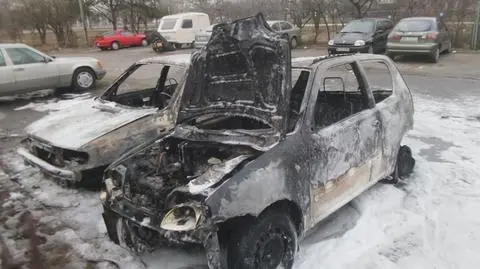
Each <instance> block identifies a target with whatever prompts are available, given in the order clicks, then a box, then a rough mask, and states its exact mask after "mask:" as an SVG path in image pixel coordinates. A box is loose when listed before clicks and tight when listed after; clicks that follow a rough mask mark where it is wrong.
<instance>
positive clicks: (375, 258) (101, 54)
mask: <svg viewBox="0 0 480 269" xmlns="http://www.w3.org/2000/svg"><path fill="white" fill-rule="evenodd" d="M178 53H191V50H188V49H187V50H179V51H175V52H170V53H165V54H157V53H155V52H154V51H153V50H152V49H151V48H150V47H144V48H129V49H121V50H118V51H100V50H93V49H92V50H83V51H78V52H72V51H70V52H59V53H53V54H51V55H55V56H58V57H61V56H64V55H65V56H67V55H68V56H90V57H95V58H97V59H99V60H101V61H102V62H103V65H104V67H105V69H106V70H107V72H108V73H107V76H106V77H105V78H104V80H103V81H101V82H100V83H98V85H97V89H96V90H94V91H92V92H89V93H82V94H76V95H47V96H43V97H39V98H35V97H34V98H30V97H26V98H3V100H2V101H1V102H0V139H1V141H2V143H1V146H0V160H1V161H2V162H1V164H2V167H0V182H1V188H0V190H2V192H0V202H1V203H4V205H3V206H4V207H5V204H7V203H9V205H8V206H9V210H8V212H7V210H5V212H4V213H2V216H0V217H2V218H4V219H10V218H11V219H14V218H13V217H12V216H16V215H15V214H17V213H18V212H20V211H22V210H26V209H28V210H30V211H32V212H33V215H34V216H35V217H37V218H39V219H40V224H39V227H41V228H42V229H43V230H42V234H48V235H49V236H52V238H53V239H51V241H49V244H48V247H49V248H50V253H51V254H52V255H53V257H54V258H55V257H57V260H53V258H52V259H51V260H50V261H49V262H50V263H49V265H50V267H49V268H62V266H64V267H63V268H85V264H97V265H98V264H100V265H102V264H103V267H101V266H100V267H95V268H114V267H109V266H111V264H110V265H109V261H113V262H114V263H116V264H117V265H118V264H121V265H122V266H121V267H119V268H139V267H141V266H144V267H145V268H166V269H180V268H183V269H185V268H201V266H204V263H205V261H204V260H203V259H204V258H203V256H202V254H198V253H197V252H195V251H193V252H190V251H183V252H181V253H180V254H179V252H174V251H171V250H160V251H159V252H158V253H156V254H155V255H147V256H145V257H142V259H143V261H142V262H140V261H139V260H138V259H137V258H136V257H134V256H133V255H131V254H129V252H127V251H126V250H124V249H122V248H120V247H118V246H116V245H115V244H113V243H111V242H109V241H108V238H107V237H106V231H105V228H104V227H103V226H102V225H103V222H102V220H101V216H100V214H101V211H102V209H101V206H100V204H99V201H98V193H96V192H91V191H85V190H67V189H64V188H62V187H60V186H58V185H56V184H55V183H54V182H52V181H50V180H45V178H43V176H42V175H41V174H40V173H38V171H36V170H34V169H32V168H30V167H27V166H24V164H23V162H21V161H20V159H19V158H18V156H16V154H15V149H16V147H17V145H18V142H19V141H20V139H21V138H22V136H23V135H24V131H23V130H24V128H25V126H27V125H28V124H30V123H31V122H33V121H35V120H37V119H39V118H41V117H42V116H43V115H46V114H48V113H51V112H52V111H61V109H63V108H66V107H69V106H70V105H72V104H74V103H76V102H77V101H78V100H82V99H84V98H90V97H92V96H96V95H99V94H100V93H102V92H103V91H104V90H105V88H106V87H107V86H108V84H109V83H111V82H112V81H113V79H115V77H117V76H118V75H120V74H121V72H122V71H123V70H125V69H126V68H127V67H128V66H129V65H131V64H132V63H133V62H135V61H136V60H139V59H142V58H146V57H154V56H161V55H166V54H178ZM325 54H326V50H325V49H323V48H299V49H296V50H294V51H293V57H306V56H317V55H318V56H321V55H325ZM479 62H480V53H464V52H454V53H451V54H448V55H443V56H442V57H441V59H440V62H439V63H438V64H432V63H429V62H428V59H421V58H420V59H408V58H407V59H400V60H399V61H397V66H398V68H399V70H400V71H401V73H402V74H403V75H404V77H405V79H406V82H407V84H408V86H409V87H410V89H411V91H412V93H413V96H414V100H415V111H416V115H415V129H414V130H413V132H412V133H411V134H410V135H409V136H408V137H407V138H406V141H405V142H406V143H408V144H409V145H410V146H411V147H412V148H413V149H414V155H415V157H416V158H417V167H418V168H417V169H416V171H415V173H414V175H413V176H412V178H411V179H410V181H409V182H408V183H406V184H404V185H402V186H401V187H393V186H390V185H381V184H379V185H378V186H375V187H374V188H373V189H372V190H371V191H368V192H367V193H366V194H364V195H362V196H360V197H359V198H358V199H356V200H355V201H354V202H353V203H351V204H349V205H348V206H346V207H345V208H343V209H342V210H340V211H339V212H337V213H335V214H334V215H333V216H332V217H330V218H328V219H327V220H326V221H325V222H323V223H322V225H320V226H319V227H318V228H316V229H315V230H314V232H313V234H312V235H310V236H309V237H307V238H306V240H305V241H304V242H303V243H302V245H301V251H300V253H299V257H298V259H297V263H296V264H295V267H294V268H295V269H307V268H332V269H333V268H359V269H362V268H382V269H383V268H392V269H394V268H414V267H418V268H420V267H422V268H472V267H471V266H472V265H473V264H480V260H479V258H478V257H477V256H478V255H476V254H474V253H476V252H477V251H480V248H479V247H478V243H475V242H477V241H475V240H476V239H478V238H480V233H479V231H478V225H477V224H478V222H477V220H474V219H473V218H470V217H468V216H469V214H472V212H475V210H476V209H478V206H480V204H479V203H478V201H476V200H474V198H477V199H478V191H477V190H478V189H479V188H478V185H479V183H477V182H476V178H478V177H479V176H480V174H479V172H478V171H477V168H478V165H480V161H479V159H478V152H479V151H480V146H479V145H480V141H479V139H478V137H477V136H478V135H477V133H478V129H479V128H480V121H479V119H480V107H479V106H478V101H479V100H480V67H479V64H478V63H479ZM6 190H8V191H9V193H10V195H9V194H8V193H7V192H6ZM12 192H14V193H15V195H12V194H11V193H12ZM387 200H388V201H389V202H388V203H385V201H387ZM26 201H27V202H26ZM12 204H13V205H14V206H13V207H11V205H12ZM11 208H13V209H11ZM467 209H469V210H471V211H470V212H469V213H468V212H467ZM451 219H454V220H451ZM19 223H20V224H19ZM15 225H19V226H21V221H20V220H19V219H14V220H12V221H10V222H9V223H7V225H6V226H8V227H7V228H5V230H7V231H9V232H11V230H14V229H15ZM457 229H462V230H463V231H464V233H465V235H459V234H458V231H457V234H455V231H456V230H457ZM372 230H374V231H372ZM2 231H3V230H2ZM367 234H368V236H369V237H368V238H367ZM49 240H50V239H49ZM459 240H460V241H459ZM360 242H362V243H360ZM23 243H25V242H23ZM15 244H17V245H20V244H22V241H21V240H18V242H16V243H15ZM25 244H26V243H25ZM454 244H461V246H459V249H458V250H455V249H452V247H451V246H452V245H454ZM452 251H453V253H452ZM347 252H348V253H349V255H348V257H344V259H343V258H342V259H340V258H339V257H343V256H342V255H339V254H342V253H343V254H345V253H347ZM413 252H415V253H416V254H415V255H413V254H412V253H413ZM335 253H336V254H335ZM18 255H21V254H18ZM63 257H65V258H63ZM159 257H160V258H159ZM319 257H320V258H321V259H320V258H319ZM439 257H440V258H439ZM460 257H461V258H460ZM52 260H53V261H52ZM320 261H321V262H320ZM52 262H56V264H55V263H52ZM392 263H396V265H395V266H390V265H391V264H392ZM387 264H388V266H387ZM352 265H355V266H354V267H349V266H352ZM56 266H57V267H56ZM189 266H190V267H189ZM88 268H93V267H88Z"/></svg>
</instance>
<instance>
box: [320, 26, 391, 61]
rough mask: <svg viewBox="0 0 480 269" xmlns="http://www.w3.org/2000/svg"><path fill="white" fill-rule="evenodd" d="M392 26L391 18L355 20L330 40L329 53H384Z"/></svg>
mask: <svg viewBox="0 0 480 269" xmlns="http://www.w3.org/2000/svg"><path fill="white" fill-rule="evenodd" d="M392 28H393V22H392V21H391V20H389V19H376V18H364V19H358V20H353V21H351V22H349V23H348V24H347V25H345V27H344V28H343V29H342V30H341V31H340V33H339V34H337V35H336V36H335V37H334V38H333V39H331V40H330V41H328V53H329V54H336V53H351V52H361V53H383V52H385V49H386V47H387V39H388V34H389V33H390V31H391V30H392Z"/></svg>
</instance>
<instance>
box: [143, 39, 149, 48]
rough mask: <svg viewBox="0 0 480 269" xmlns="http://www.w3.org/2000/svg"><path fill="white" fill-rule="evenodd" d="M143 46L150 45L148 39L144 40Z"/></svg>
mask: <svg viewBox="0 0 480 269" xmlns="http://www.w3.org/2000/svg"><path fill="white" fill-rule="evenodd" d="M142 46H144V47H146V46H148V41H147V40H146V39H143V40H142Z"/></svg>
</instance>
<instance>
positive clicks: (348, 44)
mask: <svg viewBox="0 0 480 269" xmlns="http://www.w3.org/2000/svg"><path fill="white" fill-rule="evenodd" d="M334 45H335V46H336V47H351V46H353V43H335V44H334Z"/></svg>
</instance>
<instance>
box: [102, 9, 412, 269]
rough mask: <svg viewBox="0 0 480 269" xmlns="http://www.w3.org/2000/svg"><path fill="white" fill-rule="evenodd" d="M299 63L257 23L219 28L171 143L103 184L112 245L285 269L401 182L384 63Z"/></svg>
mask: <svg viewBox="0 0 480 269" xmlns="http://www.w3.org/2000/svg"><path fill="white" fill-rule="evenodd" d="M235 30H236V31H235ZM301 60H302V61H298V60H297V61H293V60H292V59H291V56H290V48H289V41H288V40H287V39H284V38H281V37H280V36H279V35H278V34H276V33H275V32H273V31H271V30H270V27H268V25H267V24H266V22H265V20H264V18H263V16H262V15H257V16H255V17H250V18H246V19H241V20H238V21H235V22H233V23H231V24H221V25H218V26H216V27H214V28H213V34H212V37H211V39H210V41H209V42H208V44H207V46H206V47H204V48H202V49H200V50H197V51H195V52H193V54H192V58H191V64H190V67H189V73H188V75H187V78H186V80H185V84H184V87H182V88H184V89H185V90H184V92H183V95H182V99H181V101H180V102H179V103H178V104H179V106H180V107H179V113H178V116H177V123H178V125H177V126H176V127H175V129H174V131H173V132H172V133H171V134H170V135H168V136H167V137H160V138H158V139H156V140H154V141H152V142H149V143H144V144H142V145H141V146H138V147H136V148H134V149H132V150H131V151H130V152H128V153H126V154H125V155H123V156H122V157H120V159H119V160H117V161H116V162H114V163H113V164H112V165H110V166H109V168H107V170H106V172H105V188H106V189H105V190H104V191H102V192H101V195H100V197H101V200H102V204H103V206H104V213H103V217H104V221H105V224H106V227H107V231H108V235H109V237H110V238H111V239H112V240H113V241H114V242H116V243H118V244H120V245H123V246H126V247H129V248H131V249H132V250H134V251H138V252H140V251H144V250H150V249H152V248H155V247H157V246H161V245H177V244H180V245H183V244H200V245H203V246H204V247H205V250H206V253H207V262H208V266H209V268H215V269H225V268H229V269H258V268H286V269H290V268H292V265H293V261H294V257H295V254H296V252H297V246H298V240H299V238H302V237H303V236H304V235H305V234H306V232H307V231H309V230H310V229H311V228H312V227H314V226H315V225H316V224H317V223H318V222H319V221H321V220H322V219H324V218H326V217H327V216H328V215H329V214H331V213H333V212H334V211H335V210H337V209H338V208H340V207H342V206H343V205H345V204H346V203H348V202H349V201H350V200H352V199H353V198H355V197H356V196H358V195H359V194H360V193H362V192H363V191H364V190H366V189H368V188H369V187H370V186H372V185H374V184H375V183H377V182H378V181H379V180H381V179H384V178H389V177H390V176H391V177H392V179H396V178H398V177H399V176H403V174H405V173H404V171H409V170H410V168H411V164H412V162H411V161H410V162H405V163H408V164H409V165H408V166H407V167H406V168H408V169H405V164H404V163H403V162H398V161H397V160H398V159H399V158H398V157H397V156H405V155H406V156H407V158H405V159H406V160H411V158H409V157H411V155H410V154H409V151H408V150H407V148H405V147H400V143H401V140H402V138H403V136H404V134H405V133H406V132H407V131H408V130H409V129H411V128H412V126H413V102H412V97H411V94H410V91H409V89H408V88H407V86H406V84H405V82H404V81H403V79H402V77H401V75H400V74H399V72H398V70H397V69H396V67H395V65H394V63H393V62H392V60H390V59H389V58H388V57H386V56H381V55H351V56H339V57H321V58H310V59H301ZM292 64H294V65H296V67H293V68H292V66H291V65H292ZM291 85H294V86H293V87H291Z"/></svg>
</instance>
